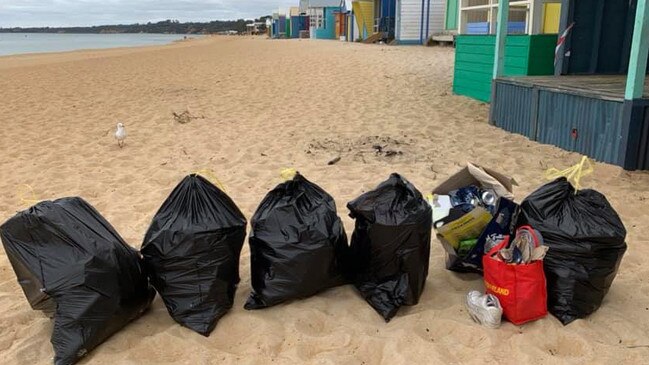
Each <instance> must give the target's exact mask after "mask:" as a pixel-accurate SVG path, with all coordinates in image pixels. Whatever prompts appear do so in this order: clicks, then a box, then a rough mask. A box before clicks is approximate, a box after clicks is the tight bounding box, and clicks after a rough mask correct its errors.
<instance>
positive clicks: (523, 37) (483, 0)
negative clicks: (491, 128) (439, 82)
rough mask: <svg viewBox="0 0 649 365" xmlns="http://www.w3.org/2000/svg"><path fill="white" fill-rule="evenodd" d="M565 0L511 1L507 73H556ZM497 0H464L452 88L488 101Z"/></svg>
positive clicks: (505, 72) (462, 93)
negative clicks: (559, 24) (560, 25)
mask: <svg viewBox="0 0 649 365" xmlns="http://www.w3.org/2000/svg"><path fill="white" fill-rule="evenodd" d="M556 6H560V0H524V1H518V0H517V1H512V2H511V6H510V5H509V2H508V6H507V8H508V18H509V20H508V22H507V27H506V28H505V30H506V33H507V34H508V35H507V36H506V47H507V56H506V59H505V69H504V74H505V75H508V76H531V75H537V76H538V75H551V74H552V73H553V72H554V65H553V62H554V48H555V45H556V42H557V27H555V26H552V25H553V24H554V25H556V24H558V22H559V14H558V13H557V12H556V11H554V10H553V9H556ZM498 10H499V1H498V0H460V1H459V2H458V11H459V15H458V24H457V30H458V35H457V37H456V40H455V41H456V50H455V71H454V75H453V92H454V93H456V94H459V95H465V96H469V97H472V98H474V99H478V100H480V101H484V102H489V101H490V100H491V73H492V70H493V60H494V52H495V48H496V47H495V46H496V25H497V22H496V14H497V13H498Z"/></svg>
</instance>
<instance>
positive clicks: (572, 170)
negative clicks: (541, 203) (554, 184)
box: [545, 156, 594, 190]
mask: <svg viewBox="0 0 649 365" xmlns="http://www.w3.org/2000/svg"><path fill="white" fill-rule="evenodd" d="M593 170H594V169H593V164H592V163H591V162H590V160H589V159H588V157H586V156H584V157H582V158H581V162H579V163H578V164H576V165H574V166H571V167H569V168H567V169H565V170H562V171H559V170H558V169H555V168H554V167H553V168H551V169H548V170H547V171H546V172H545V178H546V179H548V180H554V179H556V178H559V177H565V178H566V179H568V181H570V182H571V183H572V184H573V185H574V186H575V190H580V189H581V184H580V181H581V178H582V177H584V176H586V175H589V174H592V173H593Z"/></svg>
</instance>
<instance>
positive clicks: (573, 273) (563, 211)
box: [520, 178, 626, 325]
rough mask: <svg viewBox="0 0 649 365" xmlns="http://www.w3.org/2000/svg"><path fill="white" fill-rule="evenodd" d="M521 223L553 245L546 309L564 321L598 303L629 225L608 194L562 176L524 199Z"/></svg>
mask: <svg viewBox="0 0 649 365" xmlns="http://www.w3.org/2000/svg"><path fill="white" fill-rule="evenodd" d="M520 217H521V222H522V223H523V224H529V225H531V226H532V227H534V228H535V229H537V230H538V231H539V232H541V235H542V236H543V239H544V241H545V244H546V245H547V246H548V247H550V250H549V251H548V253H547V255H546V256H545V259H544V261H543V262H544V268H545V275H546V278H547V288H548V310H549V311H550V313H552V314H553V315H554V316H555V317H557V318H558V319H559V320H560V321H561V322H562V323H563V324H564V325H566V324H568V323H570V322H572V321H574V320H575V319H578V318H583V317H585V316H587V315H589V314H591V313H593V312H594V311H595V310H597V309H598V308H599V306H600V305H601V304H602V300H603V299H604V296H605V295H606V293H607V292H608V290H609V288H610V287H611V284H612V283H613V279H614V278H615V275H616V273H617V270H618V267H619V266H620V261H622V256H623V255H624V252H625V251H626V243H625V242H624V240H625V238H626V229H625V228H624V225H623V224H622V221H621V220H620V217H619V216H618V215H617V213H616V212H615V210H614V209H613V208H612V207H611V205H610V204H609V203H608V201H607V200H606V197H604V195H602V194H600V193H598V192H597V191H594V190H580V191H577V193H576V194H575V189H574V188H573V187H572V185H571V184H570V183H569V182H568V181H567V180H566V179H565V178H559V179H557V180H555V181H553V182H551V183H549V184H546V185H544V186H542V187H541V188H539V189H538V190H537V191H535V192H534V193H532V194H531V195H530V196H528V197H527V198H526V199H525V200H524V201H523V203H522V204H521V215H520Z"/></svg>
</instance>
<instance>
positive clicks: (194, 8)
mask: <svg viewBox="0 0 649 365" xmlns="http://www.w3.org/2000/svg"><path fill="white" fill-rule="evenodd" d="M298 4H299V0H0V28H10V27H31V26H50V27H57V26H74V25H82V26H85V25H101V24H118V23H122V24H128V23H146V22H149V21H150V22H156V21H159V20H165V19H178V20H180V21H181V22H185V21H209V20H224V19H240V18H245V19H248V18H256V17H259V16H262V15H269V14H270V13H271V12H272V11H273V9H277V8H280V7H281V8H288V7H290V6H297V5H298Z"/></svg>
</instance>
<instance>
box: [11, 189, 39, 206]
mask: <svg viewBox="0 0 649 365" xmlns="http://www.w3.org/2000/svg"><path fill="white" fill-rule="evenodd" d="M16 195H17V196H18V199H20V203H21V204H23V205H27V206H31V205H34V204H36V203H38V202H39V201H40V200H38V197H37V196H36V193H35V192H34V188H32V187H31V186H30V185H27V184H21V185H18V187H17V188H16Z"/></svg>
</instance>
